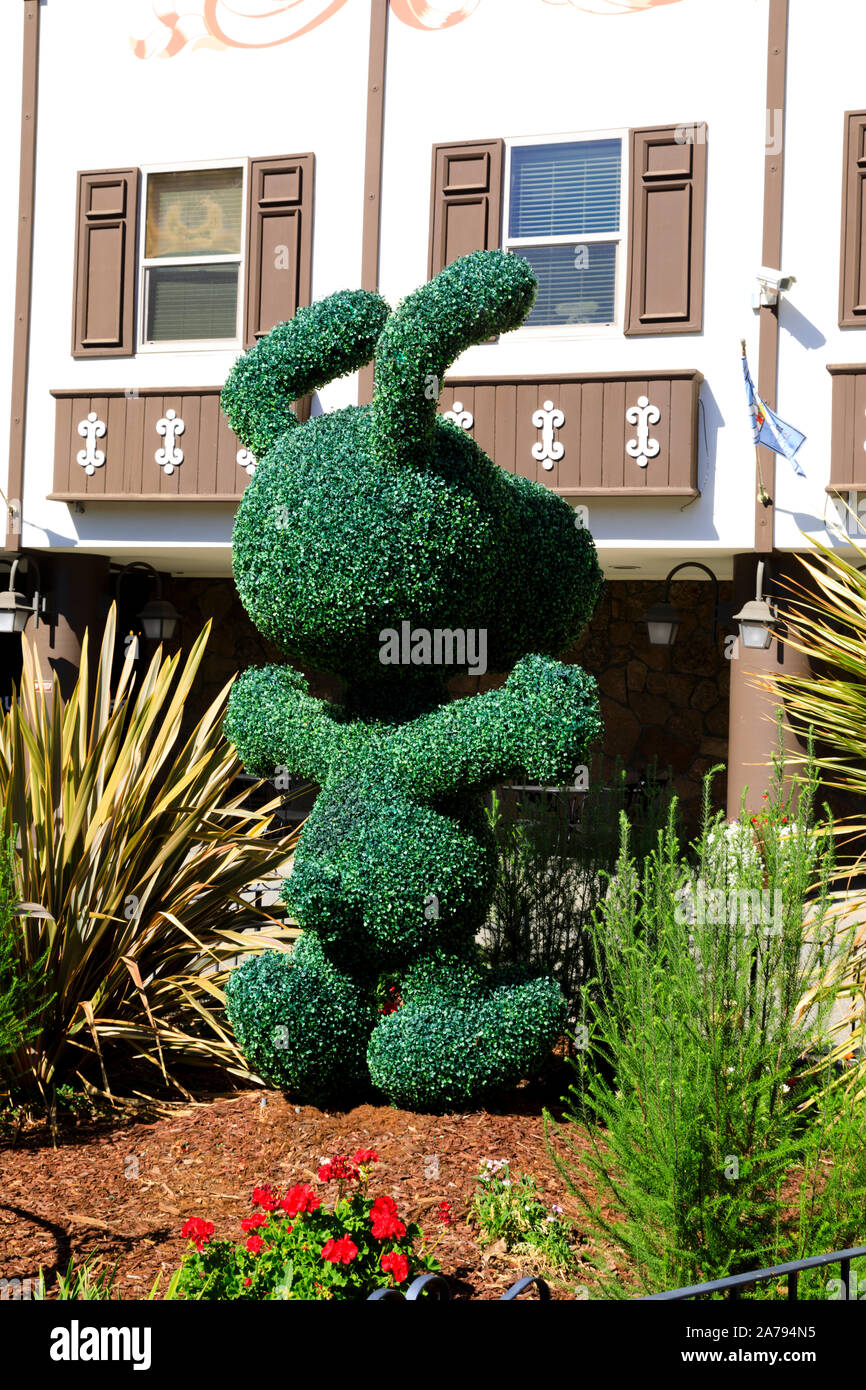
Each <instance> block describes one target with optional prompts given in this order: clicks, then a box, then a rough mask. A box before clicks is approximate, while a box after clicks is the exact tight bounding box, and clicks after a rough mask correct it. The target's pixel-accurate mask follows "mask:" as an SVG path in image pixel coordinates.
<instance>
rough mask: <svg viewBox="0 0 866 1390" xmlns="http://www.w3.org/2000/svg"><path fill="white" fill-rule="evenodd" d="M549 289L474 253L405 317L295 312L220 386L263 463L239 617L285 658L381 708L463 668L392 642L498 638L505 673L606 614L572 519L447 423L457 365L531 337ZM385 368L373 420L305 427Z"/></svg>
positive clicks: (493, 648) (351, 417) (357, 309)
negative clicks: (520, 336)
mask: <svg viewBox="0 0 866 1390" xmlns="http://www.w3.org/2000/svg"><path fill="white" fill-rule="evenodd" d="M535 290H536V283H535V279H534V276H533V274H532V270H531V268H530V266H529V264H528V262H527V261H525V260H524V259H523V258H522V257H520V256H516V255H511V254H508V253H503V252H500V251H475V252H472V253H471V254H470V255H468V256H464V257H462V258H461V259H460V260H457V261H454V262H453V263H452V264H451V265H449V266H448V267H446V269H445V270H443V271H442V272H441V273H440V274H439V275H437V276H436V277H435V279H433V280H432V281H430V283H429V284H426V285H424V286H422V288H421V289H419V290H417V291H416V292H415V293H414V294H411V295H410V296H409V297H408V298H407V299H405V300H404V301H403V302H402V303H401V305H400V306H399V308H398V309H397V310H396V311H395V312H393V313H391V312H390V310H389V308H388V305H387V304H386V303H385V301H384V300H383V299H382V298H381V297H380V296H378V295H375V294H370V293H367V292H365V291H354V292H342V293H339V294H335V295H332V296H330V298H328V299H325V300H322V301H320V302H319V303H318V304H315V305H312V306H311V307H310V308H303V309H300V310H299V311H298V313H297V314H296V315H295V317H294V318H293V319H292V320H291V321H290V322H288V323H284V324H281V325H279V327H277V328H275V329H274V330H273V331H272V332H271V333H270V334H269V335H268V336H267V338H265V339H263V340H262V341H261V342H260V343H258V344H257V345H256V346H255V347H253V348H252V349H250V351H249V352H247V353H246V354H245V355H244V356H243V357H242V358H240V359H239V360H238V362H237V363H236V364H235V366H234V368H233V370H232V372H231V374H230V376H229V379H228V381H227V383H226V386H225V389H224V391H223V395H222V406H223V410H224V412H225V414H226V416H227V418H228V420H229V421H230V423H231V425H232V427H233V429H234V430H235V432H236V434H237V435H238V437H239V439H240V440H241V441H242V442H243V443H244V445H246V446H247V447H248V448H250V449H251V450H252V451H253V453H254V454H255V455H256V458H257V460H258V466H257V468H256V471H255V474H254V476H253V478H252V480H251V482H250V483H249V485H248V487H247V489H246V491H245V493H244V496H243V499H242V501H241V504H240V507H239V509H238V514H237V518H236V521H235V531H234V574H235V580H236V583H237V588H238V592H239V594H240V597H241V600H242V602H243V604H244V607H245V608H246V610H247V612H248V613H249V615H250V617H251V618H252V620H253V622H254V623H255V624H256V626H257V627H258V628H259V629H260V631H261V632H263V633H264V634H266V635H267V636H268V637H269V638H271V640H272V641H274V642H275V643H276V644H277V645H278V646H279V647H280V648H281V649H282V650H283V652H284V653H285V654H286V655H287V656H288V657H290V658H292V659H294V660H295V661H297V662H299V663H301V664H305V665H310V666H314V667H317V668H319V669H322V670H325V671H329V672H332V673H334V674H336V675H339V676H342V677H344V678H345V679H346V680H347V681H348V683H349V685H350V687H355V688H356V689H358V690H368V691H369V692H370V693H371V695H373V692H378V700H377V698H375V697H374V698H373V699H372V705H373V706H376V705H377V703H378V704H379V705H381V703H382V700H381V694H382V692H383V691H384V690H385V689H386V688H390V689H391V690H392V691H396V690H397V688H398V687H400V686H401V685H402V687H403V688H404V691H405V692H408V689H409V688H410V687H411V686H412V685H413V683H414V685H415V686H417V684H418V681H419V677H420V678H421V680H422V681H423V683H424V685H425V688H427V690H428V692H429V691H430V690H432V689H433V688H434V687H435V688H440V687H441V686H442V685H443V684H444V681H445V680H446V679H447V678H448V677H449V676H450V675H452V674H454V672H455V669H456V668H455V667H454V666H451V667H448V668H443V667H441V666H440V667H438V668H436V667H426V668H423V669H421V670H419V668H418V667H417V666H411V665H405V666H399V665H398V666H383V665H382V661H381V659H380V651H381V647H382V640H381V634H382V632H383V630H388V629H391V630H399V629H400V627H401V624H402V623H404V622H408V623H410V624H411V626H412V628H425V629H427V630H435V629H450V630H452V631H453V630H461V629H462V630H470V629H485V630H486V632H487V658H488V662H489V664H490V666H491V667H492V668H493V669H497V670H504V669H507V668H509V667H510V666H512V665H513V664H514V662H515V661H516V660H517V659H518V658H519V657H520V656H522V655H524V654H525V653H528V652H538V653H542V654H549V655H554V654H556V653H557V652H559V651H561V650H562V649H563V648H564V647H565V646H567V645H568V643H569V642H570V641H572V640H573V639H574V638H575V637H576V636H577V634H578V633H579V632H580V630H581V629H582V627H583V626H584V624H585V623H586V621H587V619H588V618H589V617H590V616H591V614H592V611H593V609H594V607H595V604H596V601H597V598H598V594H599V592H600V587H601V574H600V571H599V567H598V563H597V560H596V555H595V547H594V545H593V542H592V539H591V537H590V536H589V534H588V532H587V531H585V530H583V529H580V528H578V527H576V526H575V524H574V521H575V518H574V513H573V512H572V510H571V508H570V507H569V506H568V504H567V503H566V502H565V501H563V500H562V499H561V498H559V497H557V496H556V495H555V494H553V493H551V492H549V491H548V490H547V489H546V488H544V487H542V486H541V485H540V484H537V483H534V482H531V481H529V480H528V479H526V478H523V477H517V476H513V475H511V474H508V473H506V472H504V471H503V470H502V469H500V468H498V467H496V465H495V464H494V463H493V462H491V460H490V459H489V458H488V457H487V456H486V454H485V453H484V452H483V451H482V450H481V449H480V448H479V447H478V445H477V444H476V443H475V441H474V440H473V439H472V438H471V437H470V436H468V435H467V434H466V433H465V432H464V431H463V430H461V429H460V428H458V427H457V426H456V425H453V424H452V423H450V422H449V421H447V420H445V419H443V418H442V417H441V416H439V415H438V414H437V410H436V406H437V400H438V396H439V392H440V389H441V385H442V379H443V377H444V374H445V371H446V370H447V368H448V367H449V366H450V365H451V363H452V362H453V361H454V360H455V359H456V358H457V357H458V356H459V354H460V353H461V352H462V351H463V350H464V349H466V348H467V347H469V346H471V345H472V344H473V343H480V342H484V341H485V340H487V339H489V338H490V337H491V335H492V334H495V333H501V332H505V331H507V330H508V329H512V328H516V327H518V326H519V325H520V323H522V322H523V320H524V318H525V317H526V315H527V313H528V312H529V310H530V308H531V306H532V302H533V299H534V296H535ZM374 357H375V392H374V398H373V403H372V405H370V406H360V407H351V408H349V409H345V410H339V411H336V412H334V413H333V414H330V415H321V416H318V417H317V418H314V419H311V420H308V421H307V422H306V423H304V424H299V423H298V421H297V418H296V416H295V414H294V412H293V411H292V408H291V402H292V400H296V399H298V398H300V397H301V396H303V395H305V394H307V393H308V392H310V391H312V390H314V389H316V388H318V387H321V386H323V385H325V383H326V382H328V381H331V380H333V379H335V378H336V377H339V376H343V375H345V374H346V373H348V372H351V371H354V370H356V369H358V368H359V367H361V366H362V365H364V364H365V363H367V362H369V361H370V360H371V359H372V358H374ZM464 669H465V667H464Z"/></svg>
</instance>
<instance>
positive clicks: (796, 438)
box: [743, 343, 806, 478]
mask: <svg viewBox="0 0 866 1390" xmlns="http://www.w3.org/2000/svg"><path fill="white" fill-rule="evenodd" d="M743 376H744V377H745V379H746V399H747V400H748V402H749V414H750V415H751V417H752V435H753V437H754V440H755V444H756V445H758V444H763V445H764V446H765V448H767V449H772V450H773V453H774V454H784V456H785V458H786V459H790V461H791V464H792V465H793V468H794V472H795V473H796V474H797V477H798V478H805V476H806V474H805V473H804V472H803V470H802V468H801V467H800V465H799V463H798V462H797V459H796V453H797V450H798V449H799V447H800V445H801V444H802V443H803V441H804V440H805V438H806V436H805V434H801V433H800V431H799V430H795V429H794V427H793V425H786V424H785V421H784V420H780V419H779V417H778V415H777V414H776V413H775V411H772V410H771V409H770V407H769V406H768V405H767V403H766V401H762V400H761V397H760V396H759V395H758V393H757V391H756V390H755V383H754V382H753V381H752V375H751V372H750V371H749V363H748V361H747V360H746V345H745V343H743Z"/></svg>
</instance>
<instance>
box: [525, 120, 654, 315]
mask: <svg viewBox="0 0 866 1390" xmlns="http://www.w3.org/2000/svg"><path fill="white" fill-rule="evenodd" d="M628 136H629V132H628V130H627V129H621V130H580V131H572V132H570V133H569V134H567V135H562V134H560V133H558V132H557V134H555V135H517V136H511V137H508V138H506V141H505V171H504V176H503V182H504V188H503V199H502V202H503V209H502V249H503V250H504V251H516V252H518V254H519V252H520V248H521V246H575V247H577V246H591V245H592V243H593V242H596V243H599V242H603V243H605V244H607V243H609V242H615V243H616V262H615V270H614V306H615V315H616V317H615V321H614V322H613V323H610V324H608V323H561V324H532V325H531V326H527V325H524V326H523V327H521V328H518V329H516V330H515V332H514V335H513V336H514V337H516V338H522V339H527V340H529V339H538V338H556V339H559V338H622V337H623V336H624V326H625V297H626V269H627V260H626V249H627V238H626V222H627V219H628V206H629V205H628V189H629V150H630V141H629V138H628ZM590 140H619V141H620V143H621V146H622V159H621V162H620V163H621V167H620V203H619V211H620V216H619V231H618V232H592V233H590V234H589V235H587V236H548V237H544V236H531V237H512V236H509V235H508V227H509V223H510V219H511V151H512V150H513V149H514V148H515V147H516V146H518V145H574V144H580V143H581V142H583V141H590ZM509 336H511V335H509Z"/></svg>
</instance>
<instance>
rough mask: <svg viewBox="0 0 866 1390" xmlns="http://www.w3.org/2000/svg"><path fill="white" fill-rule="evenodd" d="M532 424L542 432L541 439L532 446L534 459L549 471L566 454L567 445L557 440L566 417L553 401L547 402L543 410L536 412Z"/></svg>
mask: <svg viewBox="0 0 866 1390" xmlns="http://www.w3.org/2000/svg"><path fill="white" fill-rule="evenodd" d="M532 423H533V425H534V426H535V428H536V429H538V430H541V439H540V440H539V441H538V443H537V444H533V446H532V457H533V458H534V459H535V460H536V462H538V463H540V464H541V466H542V468H546V469H547V470H548V471H549V470H550V469H551V468H552V467H553V465H554V464H555V463H558V462H559V460H560V459H561V458H562V456H563V454H564V453H565V445H564V444H560V443H559V441H558V439H557V438H556V431H557V430H558V429H562V426H563V425H564V424H565V415H564V413H563V412H562V411H561V410H560V409H559V408H558V406H555V405H554V404H553V401H545V402H544V406H543V408H542V409H541V410H536V411H535V412H534V414H533V416H532Z"/></svg>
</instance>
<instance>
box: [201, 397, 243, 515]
mask: <svg viewBox="0 0 866 1390" xmlns="http://www.w3.org/2000/svg"><path fill="white" fill-rule="evenodd" d="M200 406H201V410H200V414H199V426H198V440H197V452H196V465H197V475H198V491H199V494H200V495H201V496H202V497H206V496H207V495H208V493H214V492H216V490H217V435H218V431H219V420H218V418H217V417H218V416H219V397H218V396H202V397H201V398H200ZM240 472H241V470H240V469H238V473H240Z"/></svg>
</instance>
